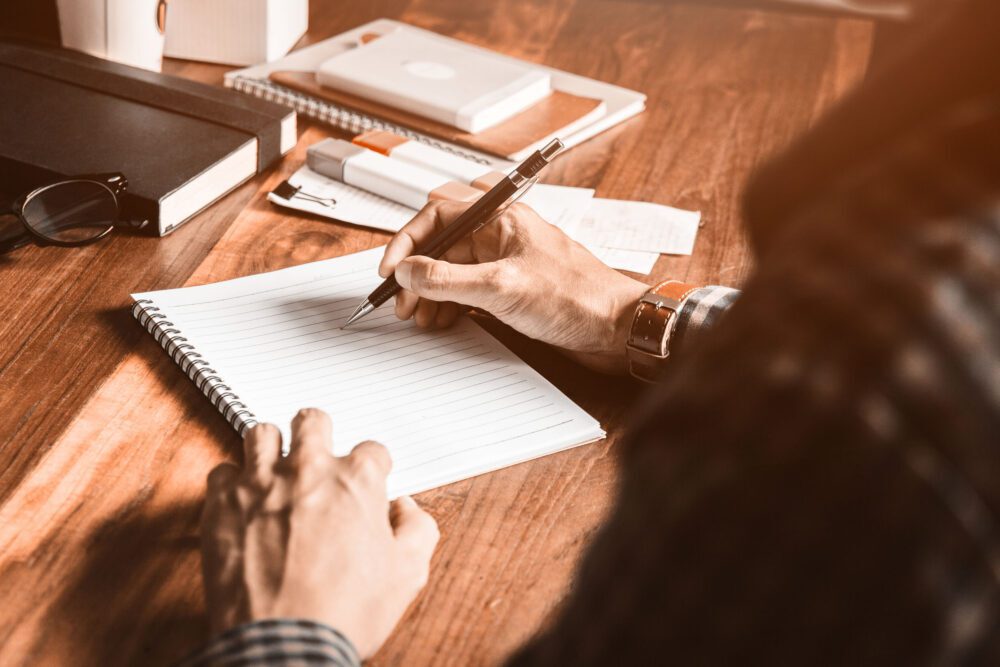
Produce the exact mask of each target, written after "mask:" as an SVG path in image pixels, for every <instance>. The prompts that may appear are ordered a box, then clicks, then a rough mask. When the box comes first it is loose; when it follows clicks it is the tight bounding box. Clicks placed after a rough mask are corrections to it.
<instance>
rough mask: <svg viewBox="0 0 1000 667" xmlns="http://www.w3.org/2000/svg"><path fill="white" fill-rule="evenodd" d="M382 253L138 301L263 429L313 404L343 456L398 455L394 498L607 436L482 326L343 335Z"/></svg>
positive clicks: (364, 325)
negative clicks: (328, 420) (380, 449)
mask: <svg viewBox="0 0 1000 667" xmlns="http://www.w3.org/2000/svg"><path fill="white" fill-rule="evenodd" d="M382 252H383V251H382V249H381V248H376V249H373V250H369V251H366V252H362V253H358V254H355V255H348V256H346V257H339V258H336V259H331V260H325V261H321V262H314V263H310V264H305V265H302V266H297V267H293V268H290V269H284V270H281V271H275V272H272V273H266V274H260V275H256V276H249V277H246V278H240V279H236V280H230V281H226V282H221V283H215V284H211V285H204V286H200V287H188V288H182V289H174V290H164V291H160V292H147V293H144V294H135V295H133V298H135V299H137V300H139V299H148V300H150V301H151V302H152V305H154V306H155V307H157V308H159V309H160V312H161V313H163V314H164V315H165V316H166V320H168V321H169V322H171V323H172V328H173V329H175V330H177V331H179V332H180V335H182V336H183V337H184V338H186V339H187V342H188V343H189V344H190V345H192V346H193V348H194V349H195V350H196V351H197V352H198V353H199V354H200V355H201V356H202V358H204V359H205V360H206V361H207V362H208V363H209V364H210V365H211V368H213V369H214V370H215V371H216V375H218V376H219V377H220V378H221V379H222V381H223V382H224V383H225V384H227V385H228V386H229V387H231V388H232V390H233V391H234V392H235V393H236V394H238V395H239V399H240V400H241V401H242V402H243V403H245V404H246V405H247V406H248V408H249V409H250V410H251V411H252V412H253V413H254V415H255V418H256V420H257V421H266V422H272V423H274V424H276V425H277V426H278V427H279V428H281V430H282V436H283V438H284V442H285V443H288V442H290V432H289V423H290V421H291V419H292V417H293V416H294V415H295V413H296V412H297V411H298V410H299V409H300V408H303V407H318V408H322V409H323V410H325V411H326V412H328V413H329V414H330V416H331V417H332V418H333V425H334V426H333V433H334V452H335V453H336V454H338V455H343V454H346V453H347V452H349V451H350V450H351V448H352V447H353V446H354V445H355V444H357V443H358V442H361V441H362V440H366V439H371V440H377V441H379V442H381V443H383V444H384V445H386V446H387V447H388V448H389V451H390V453H391V454H392V458H393V472H392V474H391V475H390V478H389V492H390V495H391V496H392V497H394V496H396V495H401V494H408V493H416V492H418V491H422V490H426V489H429V488H433V487H435V486H440V485H442V484H446V483H449V482H453V481H457V480H459V479H464V478H466V477H470V476H473V475H477V474H480V473H483V472H487V471H490V470H495V469H497V468H501V467H504V466H508V465H512V464H514V463H518V462H520V461H525V460H528V459H531V458H535V457H538V456H542V455H544V454H548V453H551V452H555V451H558V450H561V449H566V448H568V447H572V446H575V445H579V444H583V443H585V442H591V441H593V440H596V439H599V438H601V437H603V436H604V433H603V431H602V430H601V428H600V425H599V424H598V423H597V421H595V420H594V419H593V418H592V417H590V416H589V415H588V414H587V413H585V412H584V411H583V410H581V409H580V408H579V407H578V406H577V405H575V404H574V403H573V402H572V401H570V400H569V399H568V398H567V397H566V396H565V395H563V394H562V393H561V392H560V391H559V390H558V389H556V388H555V387H554V386H552V385H551V384H550V383H549V382H548V381H546V380H545V379H544V378H542V377H541V376H540V375H539V374H538V373H536V372H535V371H534V370H532V369H531V368H530V367H529V366H528V365H527V364H525V363H524V362H523V361H521V360H520V359H519V358H518V357H517V356H516V355H514V354H513V353H511V352H510V351H509V350H507V349H506V348H505V347H504V346H503V345H501V344H500V343H499V342H498V341H496V340H495V339H494V338H493V337H492V336H490V335H489V334H487V333H486V332H485V331H483V330H482V329H481V328H480V327H478V326H477V325H476V324H475V323H473V322H471V321H469V320H467V319H465V318H462V319H461V320H460V321H459V322H458V324H457V325H456V326H454V327H452V328H450V329H446V330H443V331H436V332H424V331H421V330H419V329H418V328H417V327H416V326H415V325H414V324H413V323H412V322H411V321H407V322H401V321H399V320H397V319H396V317H395V315H394V314H393V311H392V307H391V305H389V304H387V305H386V306H385V307H383V308H380V309H378V310H376V311H375V312H374V313H372V314H370V315H369V316H368V317H366V318H364V319H363V320H361V321H360V322H358V323H355V324H354V325H352V327H351V328H350V329H348V330H342V329H340V328H339V327H340V325H341V324H342V323H343V322H344V320H345V319H346V318H347V316H348V315H349V314H350V313H351V312H352V311H353V309H354V308H355V307H356V306H357V304H358V303H359V302H360V301H361V300H362V299H363V298H364V297H365V296H367V295H368V293H369V292H370V291H371V290H372V289H373V288H374V287H375V286H376V285H377V284H378V282H379V278H378V275H377V273H376V268H377V266H378V262H379V260H380V259H381V256H382Z"/></svg>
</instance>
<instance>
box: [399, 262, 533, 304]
mask: <svg viewBox="0 0 1000 667" xmlns="http://www.w3.org/2000/svg"><path fill="white" fill-rule="evenodd" d="M396 281H397V282H399V284H400V286H401V287H403V288H404V289H408V290H410V291H412V292H414V293H416V294H417V296H420V297H422V298H424V299H430V300H432V301H455V302H457V303H464V304H467V305H469V306H473V307H476V308H485V309H487V310H489V309H490V308H491V306H492V305H493V304H494V303H496V301H497V299H498V298H500V297H501V296H502V295H503V294H505V293H506V292H507V291H508V290H516V289H517V287H516V285H512V284H510V280H509V279H508V278H501V266H500V263H499V262H490V263H487V264H452V263H450V262H442V261H440V260H435V259H430V258H429V257H409V258H407V259H405V260H403V261H402V262H400V263H399V265H398V266H397V267H396Z"/></svg>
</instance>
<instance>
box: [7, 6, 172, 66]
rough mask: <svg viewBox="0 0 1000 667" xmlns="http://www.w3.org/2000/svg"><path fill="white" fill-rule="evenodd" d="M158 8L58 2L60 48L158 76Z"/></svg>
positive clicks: (160, 37)
mask: <svg viewBox="0 0 1000 667" xmlns="http://www.w3.org/2000/svg"><path fill="white" fill-rule="evenodd" d="M0 1H2V0H0ZM159 4H160V0H58V2H57V4H56V6H57V7H58V8H59V32H60V34H61V36H62V45H63V46H65V47H66V48H68V49H76V50H77V51H83V52H84V53H89V54H90V55H92V56H97V57H98V58H106V59H108V60H114V61H115V62H120V63H124V64H126V65H132V66H134V67H142V68H145V69H148V70H153V71H154V72H159V71H160V60H161V59H162V56H163V35H162V34H160V30H159V27H158V26H157V11H158V8H159Z"/></svg>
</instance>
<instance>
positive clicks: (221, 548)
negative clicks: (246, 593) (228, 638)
mask: <svg viewBox="0 0 1000 667" xmlns="http://www.w3.org/2000/svg"><path fill="white" fill-rule="evenodd" d="M239 475H240V470H239V468H237V467H236V466H234V465H232V464H231V463H223V464H220V465H219V466H217V467H216V468H215V469H214V470H212V472H211V473H210V474H209V476H208V484H207V486H208V491H207V493H206V496H205V509H204V511H203V513H202V520H201V552H202V559H201V562H202V577H203V579H204V584H205V597H206V602H207V605H208V611H209V622H210V624H211V626H212V629H213V632H217V631H219V630H222V629H224V628H227V627H230V626H232V625H236V624H238V622H239V618H240V614H241V610H242V609H243V604H244V599H243V596H242V594H241V590H242V589H241V587H240V585H239V584H240V573H241V570H242V563H243V521H242V514H241V512H240V508H239V503H238V502H237V499H236V487H237V479H238V478H239Z"/></svg>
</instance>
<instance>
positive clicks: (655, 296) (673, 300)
mask: <svg viewBox="0 0 1000 667" xmlns="http://www.w3.org/2000/svg"><path fill="white" fill-rule="evenodd" d="M696 289H698V287H697V286H695V285H688V284H687V283H682V282H680V281H679V280H668V281H666V282H662V283H660V284H659V285H655V286H654V287H652V288H651V289H649V290H647V291H646V293H645V294H643V295H642V298H641V299H639V305H638V306H636V309H635V316H634V317H633V318H632V327H631V329H630V330H629V335H628V341H627V342H626V345H625V347H626V354H627V358H628V371H629V373H631V374H632V375H633V376H634V377H637V378H639V379H640V380H644V381H646V382H655V381H656V380H657V379H658V378H659V375H660V373H661V372H662V370H663V366H664V363H665V362H666V360H667V357H668V356H670V337H671V335H673V333H674V329H675V328H676V327H677V320H678V318H679V317H680V312H681V307H682V306H683V305H684V300H685V299H687V298H688V297H689V296H691V293H692V292H694V291H695V290H696Z"/></svg>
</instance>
